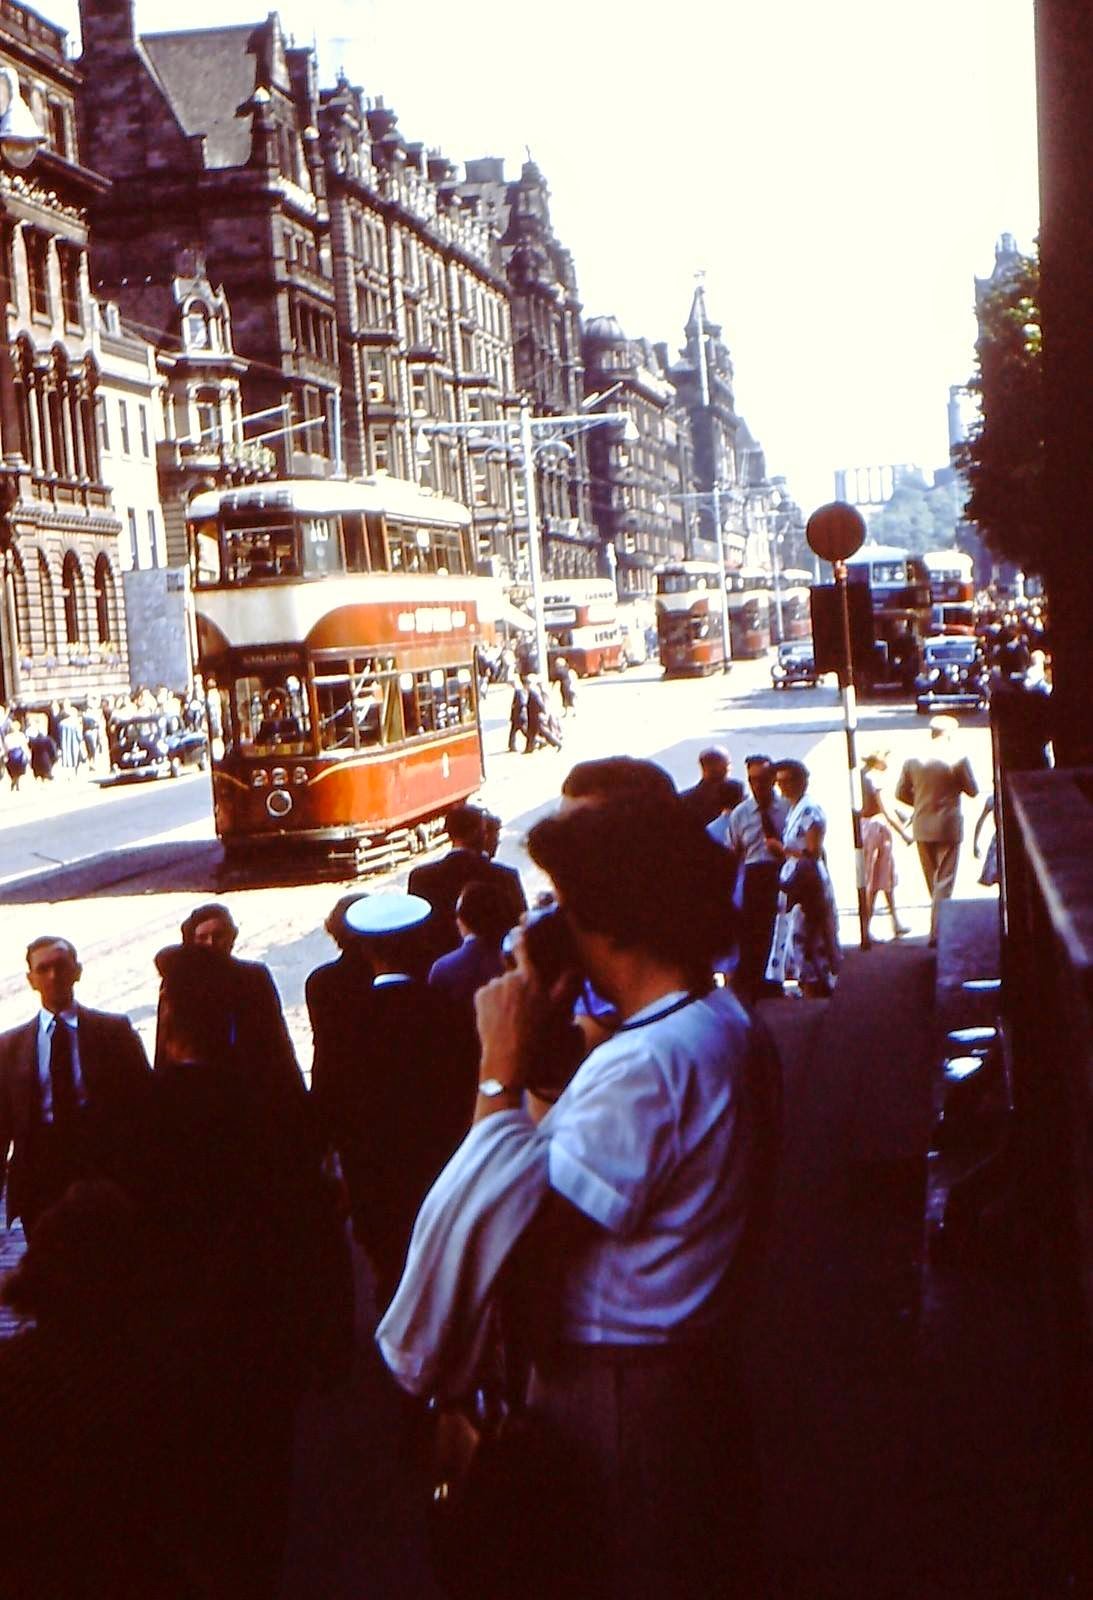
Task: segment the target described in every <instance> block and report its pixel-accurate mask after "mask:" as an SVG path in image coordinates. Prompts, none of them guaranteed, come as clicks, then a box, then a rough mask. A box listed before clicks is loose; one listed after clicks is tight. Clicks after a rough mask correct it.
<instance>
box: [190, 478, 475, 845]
mask: <svg viewBox="0 0 1093 1600" xmlns="http://www.w3.org/2000/svg"><path fill="white" fill-rule="evenodd" d="M470 539H471V531H470V514H469V513H468V512H467V510H466V509H465V508H464V507H463V506H461V505H457V504H456V503H455V502H453V501H450V500H445V499H442V498H441V497H439V496H434V495H431V494H428V493H425V492H423V491H422V490H420V489H418V488H417V487H416V486H415V485H413V484H409V483H403V482H402V481H401V480H399V479H394V478H381V479H372V480H367V481H362V482H332V481H326V480H323V479H314V480H312V479H285V480H280V481H273V482H268V483H256V484H250V485H248V486H246V487H244V488H239V489H229V490H223V491H218V492H209V493H203V494H199V495H197V496H196V497H195V499H194V500H193V501H192V503H191V505H190V510H189V541H190V558H191V566H192V577H193V587H194V608H195V616H196V629H197V646H198V668H199V670H200V672H201V674H202V677H203V680H204V684H205V693H206V697H207V701H208V714H209V727H210V733H211V734H212V782H213V806H214V814H215V819H216V831H217V834H218V835H219V837H220V838H221V839H222V840H223V842H224V846H225V849H226V850H227V851H228V852H229V853H240V852H243V851H247V850H253V849H258V848H264V847H269V846H275V845H280V846H286V845H291V846H294V847H296V848H302V847H305V846H306V847H317V848H320V849H321V850H322V851H323V852H324V853H325V854H328V855H330V854H333V855H336V856H344V855H349V856H351V857H352V858H353V860H354V862H355V864H356V865H357V866H358V867H362V866H364V867H367V866H369V865H378V864H381V863H382V864H388V863H390V862H391V861H393V860H398V859H401V858H402V857H403V856H405V855H408V854H410V853H411V852H412V851H413V850H414V849H417V848H420V847H421V846H422V845H423V844H424V843H425V842H427V840H428V838H429V836H430V834H431V833H432V832H436V831H439V827H440V823H439V821H438V819H439V817H440V816H441V815H442V814H443V812H444V811H445V810H446V809H447V808H448V807H449V806H450V805H452V804H454V803H456V802H458V801H460V800H464V799H466V797H467V796H468V795H470V794H471V793H472V792H473V790H475V789H476V788H477V787H478V785H479V784H480V782H481V780H482V745H481V737H480V730H479V723H478V705H477V699H476V696H477V684H476V681H475V672H474V646H475V642H476V640H477V639H478V637H479V633H480V625H479V615H478V599H479V593H480V589H481V580H480V579H478V578H476V577H475V576H474V575H473V573H474V568H473V562H472V554H471V547H470Z"/></svg>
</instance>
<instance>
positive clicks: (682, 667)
mask: <svg viewBox="0 0 1093 1600" xmlns="http://www.w3.org/2000/svg"><path fill="white" fill-rule="evenodd" d="M656 583H657V596H656V607H657V649H658V651H659V654H660V662H661V666H662V667H663V668H664V676H665V677H666V678H682V677H695V676H699V675H702V674H704V673H707V672H714V671H716V670H717V669H718V668H719V667H722V666H724V664H725V650H724V643H723V640H722V636H721V571H720V568H719V567H718V565H717V563H716V562H714V561H668V562H665V564H664V565H663V566H662V567H658V568H657V572H656Z"/></svg>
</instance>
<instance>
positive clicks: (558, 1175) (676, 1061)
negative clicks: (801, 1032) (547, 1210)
mask: <svg viewBox="0 0 1093 1600" xmlns="http://www.w3.org/2000/svg"><path fill="white" fill-rule="evenodd" d="M684 999H686V996H684V995H680V994H674V995H665V996H663V997H662V998H661V999H660V1000H657V1001H656V1002H655V1003H654V1004H653V1005H651V1006H648V1007H646V1008H645V1010H643V1011H641V1012H638V1013H637V1014H636V1015H635V1016H633V1017H631V1018H629V1019H628V1021H627V1023H626V1024H625V1025H624V1026H623V1028H622V1029H620V1031H619V1032H618V1033H616V1034H615V1035H614V1036H613V1037H612V1038H611V1039H608V1040H607V1041H606V1042H605V1043H604V1044H602V1045H600V1046H599V1047H598V1048H597V1049H596V1050H594V1051H593V1052H592V1053H591V1055H589V1056H588V1058H587V1059H586V1060H585V1061H584V1062H583V1064H582V1065H581V1067H580V1069H579V1070H578V1072H577V1074H576V1076H575V1077H574V1079H573V1081H572V1083H571V1084H570V1085H569V1087H568V1088H567V1090H566V1092H565V1093H564V1094H563V1095H562V1097H561V1099H560V1100H559V1101H558V1103H557V1105H555V1106H554V1107H553V1108H552V1110H551V1111H550V1112H549V1113H548V1115H547V1117H545V1118H544V1120H543V1123H542V1131H543V1132H544V1133H548V1134H549V1136H550V1147H549V1162H550V1182H551V1186H552V1187H553V1188H554V1189H555V1190H556V1191H557V1192H558V1193H559V1194H560V1195H563V1196H564V1197H565V1198H566V1199H567V1200H569V1201H570V1202H571V1204H572V1205H574V1206H576V1207H577V1209H578V1210H579V1211H582V1212H583V1213H584V1214H585V1215H586V1216H588V1217H590V1218H591V1219H592V1220H593V1221H594V1222H597V1223H598V1224H599V1225H600V1230H601V1231H598V1232H597V1233H596V1235H595V1237H594V1238H593V1239H592V1241H591V1242H590V1243H589V1244H588V1245H587V1247H585V1248H582V1251H581V1254H580V1256H579V1258H578V1259H577V1260H576V1261H575V1262H574V1264H573V1265H572V1267H571V1268H570V1269H569V1271H568V1272H567V1274H566V1277H565V1281H564V1288H563V1316H562V1335H563V1338H565V1339H566V1340H568V1341H572V1342H576V1343H582V1344H600V1343H608V1344H664V1343H667V1342H669V1341H671V1340H672V1339H674V1338H680V1337H685V1336H688V1335H690V1334H691V1333H693V1332H695V1331H698V1330H701V1329H702V1328H704V1327H705V1326H707V1325H708V1324H709V1323H711V1322H712V1321H713V1320H714V1319H715V1314H716V1312H715V1291H716V1289H717V1287H718V1285H719V1283H720V1282H721V1280H722V1278H723V1276H724V1274H725V1272H726V1270H727V1268H728V1266H729V1264H730V1263H731V1261H732V1258H733V1254H734V1252H735V1250H736V1248H737V1246H738V1244H739V1240H740V1235H741V1232H742V1229H743V1226H744V1221H745V1217H746V1213H747V1206H748V1199H749V1190H750V1158H751V1151H752V1130H751V1128H750V1126H749V1123H748V1118H747V1116H746V1114H745V1113H744V1112H743V1110H742V1085H743V1081H744V1072H745V1064H746V1058H747V1052H748V1049H749V1026H750V1025H749V1023H748V1020H747V1017H746V1015H745V1013H744V1011H743V1010H742V1008H741V1007H740V1005H739V1003H738V1002H737V1000H736V999H735V998H734V996H733V995H732V994H731V993H730V992H729V991H728V990H725V989H715V990H712V991H711V992H710V993H709V994H708V995H706V996H704V997H702V998H700V999H694V1000H691V1001H690V1002H689V1003H687V1004H685V1005H683V1006H681V1007H680V1008H679V1009H674V1007H675V1003H676V1002H677V1001H680V1000H684ZM665 1012H667V1013H668V1014H664V1015H662V1013H665ZM657 1019H659V1020H657Z"/></svg>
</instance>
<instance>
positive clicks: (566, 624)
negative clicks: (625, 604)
mask: <svg viewBox="0 0 1093 1600" xmlns="http://www.w3.org/2000/svg"><path fill="white" fill-rule="evenodd" d="M543 621H544V623H545V625H546V635H547V656H548V657H549V660H550V663H551V666H553V664H554V662H555V661H557V659H558V657H559V656H562V657H564V658H565V660H566V661H567V662H568V663H569V665H570V666H571V667H572V668H573V670H574V672H576V673H577V675H578V676H579V677H581V678H595V677H598V676H599V674H600V673H601V672H621V671H622V669H623V667H625V665H626V656H625V653H624V643H625V641H624V639H623V633H622V624H621V622H620V621H619V601H618V595H617V593H616V591H615V585H614V583H613V582H612V580H611V579H610V578H560V579H556V580H552V581H551V582H549V583H545V584H544V585H543Z"/></svg>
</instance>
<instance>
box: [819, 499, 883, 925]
mask: <svg viewBox="0 0 1093 1600" xmlns="http://www.w3.org/2000/svg"><path fill="white" fill-rule="evenodd" d="M805 537H806V538H807V540H808V543H809V546H810V548H811V549H812V550H814V551H815V552H816V554H817V555H818V556H821V557H822V558H823V560H825V561H830V562H831V563H832V567H833V570H834V576H835V593H836V595H837V598H838V608H839V623H840V627H841V631H842V650H841V652H840V661H839V688H840V689H841V690H842V702H843V726H844V728H845V730H846V762H847V768H848V771H849V777H850V815H851V819H852V823H853V830H854V879H855V882H856V884H857V889H858V926H859V929H860V938H861V948H862V949H863V950H868V949H869V948H870V946H871V943H872V941H871V940H870V937H869V907H868V905H867V903H866V887H865V853H864V850H863V848H862V783H861V771H860V770H859V767H858V750H857V731H858V703H857V696H856V694H855V692H854V657H853V652H852V650H851V644H850V605H849V601H848V598H847V592H846V559H847V557H848V556H852V555H853V554H854V552H855V550H859V549H860V548H861V546H862V544H863V543H864V541H865V522H864V521H863V519H862V516H861V513H860V512H859V511H856V510H855V509H854V507H853V506H851V505H847V504H846V503H845V502H844V501H841V500H834V501H832V503H831V504H830V505H826V506H821V507H820V508H819V510H818V511H814V512H813V513H812V515H811V516H810V517H809V519H808V523H807V525H806V527H805Z"/></svg>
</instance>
